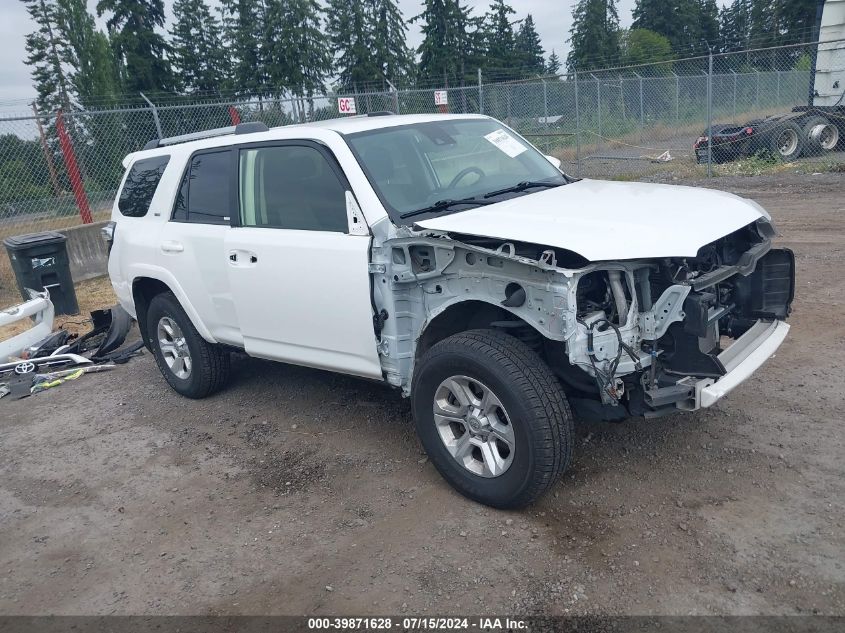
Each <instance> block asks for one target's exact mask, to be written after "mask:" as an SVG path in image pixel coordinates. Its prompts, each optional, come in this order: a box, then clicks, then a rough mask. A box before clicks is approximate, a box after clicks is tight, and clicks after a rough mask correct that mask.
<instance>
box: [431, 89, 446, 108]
mask: <svg viewBox="0 0 845 633" xmlns="http://www.w3.org/2000/svg"><path fill="white" fill-rule="evenodd" d="M434 105H436V106H445V105H449V93H448V92H447V91H445V90H435V91H434Z"/></svg>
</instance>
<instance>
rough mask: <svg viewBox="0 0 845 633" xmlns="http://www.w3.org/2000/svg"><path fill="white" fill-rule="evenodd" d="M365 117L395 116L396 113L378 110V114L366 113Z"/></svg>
mask: <svg viewBox="0 0 845 633" xmlns="http://www.w3.org/2000/svg"><path fill="white" fill-rule="evenodd" d="M367 116H396V113H395V112H391V111H390V110H379V111H378V112H368V113H367Z"/></svg>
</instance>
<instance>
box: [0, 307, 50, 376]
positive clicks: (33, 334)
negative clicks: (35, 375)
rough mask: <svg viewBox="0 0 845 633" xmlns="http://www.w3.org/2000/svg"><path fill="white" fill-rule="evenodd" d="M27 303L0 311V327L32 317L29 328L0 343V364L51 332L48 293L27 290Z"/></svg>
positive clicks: (18, 354) (16, 355)
mask: <svg viewBox="0 0 845 633" xmlns="http://www.w3.org/2000/svg"><path fill="white" fill-rule="evenodd" d="M27 292H29V295H30V297H32V298H31V299H30V300H29V301H26V302H25V303H21V304H19V305H16V306H12V307H11V308H7V309H5V310H2V311H0V327H2V326H4V325H11V324H12V323H17V322H18V321H22V320H23V319H26V318H29V317H34V319H33V325H32V327H31V328H29V329H28V330H26V331H25V332H21V333H20V334H15V335H14V336H12V337H11V338H8V339H5V340H3V341H0V363H3V362H5V361H7V360H8V359H9V358H11V357H18V356H20V354H21V353H22V352H23V351H24V350H25V349H26V348H27V347H29V346H30V345H35V344H36V343H38V342H39V341H41V340H42V339H44V337H46V336H49V335H50V333H51V332H52V331H53V317H54V314H55V312H54V310H53V303H52V302H51V301H50V293H49V292H46V291H45V292H35V291H34V290H27Z"/></svg>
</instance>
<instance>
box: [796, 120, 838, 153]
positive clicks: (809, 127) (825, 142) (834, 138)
mask: <svg viewBox="0 0 845 633" xmlns="http://www.w3.org/2000/svg"><path fill="white" fill-rule="evenodd" d="M803 131H804V137H805V138H806V139H807V145H806V148H805V150H804V153H805V154H807V155H816V154H821V153H824V152H830V151H832V150H833V149H835V148H836V144H837V143H839V128H838V127H836V126H835V125H834V124H833V123H831V122H830V121H828V120H827V119H825V118H824V117H821V116H811V117H810V118H809V119H807V120H806V121H805V122H804V125H803Z"/></svg>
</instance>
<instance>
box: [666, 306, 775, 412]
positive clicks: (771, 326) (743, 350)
mask: <svg viewBox="0 0 845 633" xmlns="http://www.w3.org/2000/svg"><path fill="white" fill-rule="evenodd" d="M788 332H789V324H788V323H786V322H784V321H779V320H774V321H766V320H762V319H761V320H759V321H757V322H756V323H755V324H754V325H753V326H752V327H751V328H750V329H749V330H748V331H747V332H746V333H745V334H743V335H742V336H740V337H739V338H738V339H737V340H736V341H735V342H734V343H733V345H731V346H730V347H728V348H727V349H725V350H723V351H722V352H721V353H720V354H719V356H718V358H719V361H720V362H721V363H722V365H724V367H725V369H726V370H727V373H726V374H725V375H724V376H721V377H720V378H718V379H713V378H702V379H699V378H694V377H687V378H684V379H682V380H680V381H678V385H679V386H680V385H683V386H687V387H689V388H690V392H689V394H690V397H689V398H687V399H685V400H681V401H679V402H678V403H677V407H678V408H679V409H685V410H689V411H695V410H696V409H700V408H706V407H710V406H713V405H714V404H715V403H716V402H718V401H719V400H721V399H722V398H723V397H724V396H726V395H728V394H729V393H730V392H731V391H733V390H734V389H735V388H736V387H738V386H739V385H740V384H742V383H743V382H745V380H747V379H748V378H749V377H750V376H751V374H753V373H754V372H755V371H757V369H758V368H759V367H760V366H761V365H762V364H763V363H765V362H766V361H767V360H768V359H769V358H771V356H772V355H773V354H774V353H775V352H776V351H777V349H778V347H780V345H781V343H783V341H784V339H785V338H786V335H787V333H788Z"/></svg>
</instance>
